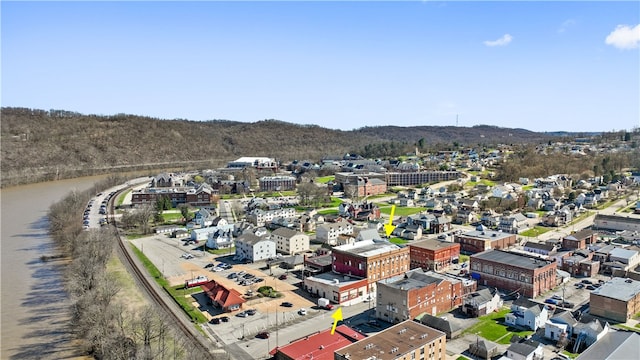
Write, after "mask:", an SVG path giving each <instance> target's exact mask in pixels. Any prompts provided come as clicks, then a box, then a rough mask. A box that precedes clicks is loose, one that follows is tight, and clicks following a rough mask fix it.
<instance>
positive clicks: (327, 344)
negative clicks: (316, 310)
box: [270, 325, 366, 360]
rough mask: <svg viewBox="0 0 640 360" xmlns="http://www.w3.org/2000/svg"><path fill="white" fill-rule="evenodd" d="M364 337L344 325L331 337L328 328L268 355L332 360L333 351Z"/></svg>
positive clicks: (337, 328) (274, 350)
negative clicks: (279, 354) (280, 354)
mask: <svg viewBox="0 0 640 360" xmlns="http://www.w3.org/2000/svg"><path fill="white" fill-rule="evenodd" d="M365 337H366V335H363V334H361V333H359V332H358V331H356V330H353V329H351V328H350V327H348V326H346V325H340V326H337V327H336V331H335V332H334V334H333V335H331V329H330V328H329V329H326V330H323V331H319V332H316V333H314V334H311V335H307V336H305V337H302V338H300V339H297V340H293V341H291V342H290V343H289V344H287V345H284V346H281V347H279V348H276V349H273V350H271V352H270V354H272V355H275V354H276V352H280V353H282V354H284V355H286V356H287V357H288V358H290V359H314V360H333V352H334V351H335V350H338V349H340V348H343V347H345V346H347V345H349V344H351V343H354V342H356V341H358V340H360V339H364V338H365Z"/></svg>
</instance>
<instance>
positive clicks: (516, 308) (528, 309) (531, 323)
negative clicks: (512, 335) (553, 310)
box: [504, 296, 549, 331]
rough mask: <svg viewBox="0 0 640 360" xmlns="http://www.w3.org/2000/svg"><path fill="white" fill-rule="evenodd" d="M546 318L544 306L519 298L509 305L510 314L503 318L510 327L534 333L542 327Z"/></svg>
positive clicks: (546, 313)
mask: <svg viewBox="0 0 640 360" xmlns="http://www.w3.org/2000/svg"><path fill="white" fill-rule="evenodd" d="M548 317H549V313H548V310H547V306H546V305H543V304H540V303H536V302H533V301H531V300H529V299H527V298H526V297H524V296H521V297H519V298H518V299H516V300H514V301H513V303H512V304H511V312H510V313H508V314H506V315H505V316H504V322H505V323H506V324H508V325H511V326H520V327H524V328H527V329H530V330H533V331H536V330H538V328H541V327H544V324H545V323H546V322H547V320H548Z"/></svg>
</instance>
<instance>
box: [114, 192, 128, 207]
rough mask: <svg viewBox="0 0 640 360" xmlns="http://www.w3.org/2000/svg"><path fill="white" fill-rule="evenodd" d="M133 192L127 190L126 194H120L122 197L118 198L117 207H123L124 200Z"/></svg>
mask: <svg viewBox="0 0 640 360" xmlns="http://www.w3.org/2000/svg"><path fill="white" fill-rule="evenodd" d="M130 192H131V189H129V190H127V191H126V192H124V193H122V194H120V196H119V197H118V199H117V201H116V206H120V205H122V203H123V202H124V199H125V198H126V197H127V194H129V193H130Z"/></svg>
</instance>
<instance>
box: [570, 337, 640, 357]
mask: <svg viewBox="0 0 640 360" xmlns="http://www.w3.org/2000/svg"><path fill="white" fill-rule="evenodd" d="M639 343H640V334H638V333H636V332H633V331H610V332H608V333H607V334H606V335H605V336H603V337H602V338H601V339H600V340H598V341H596V343H595V344H593V345H591V346H589V347H588V348H587V349H586V350H585V351H584V352H582V354H580V355H579V356H578V357H577V358H576V360H591V359H599V360H614V359H637V358H638V344H639Z"/></svg>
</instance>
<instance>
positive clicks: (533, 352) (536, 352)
mask: <svg viewBox="0 0 640 360" xmlns="http://www.w3.org/2000/svg"><path fill="white" fill-rule="evenodd" d="M505 357H506V358H507V359H511V360H543V359H544V349H543V347H542V344H541V343H539V342H537V341H534V340H526V341H521V342H516V343H513V344H511V345H510V346H509V347H508V348H507V353H506V355H505V356H503V357H502V359H504V358H505Z"/></svg>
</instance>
